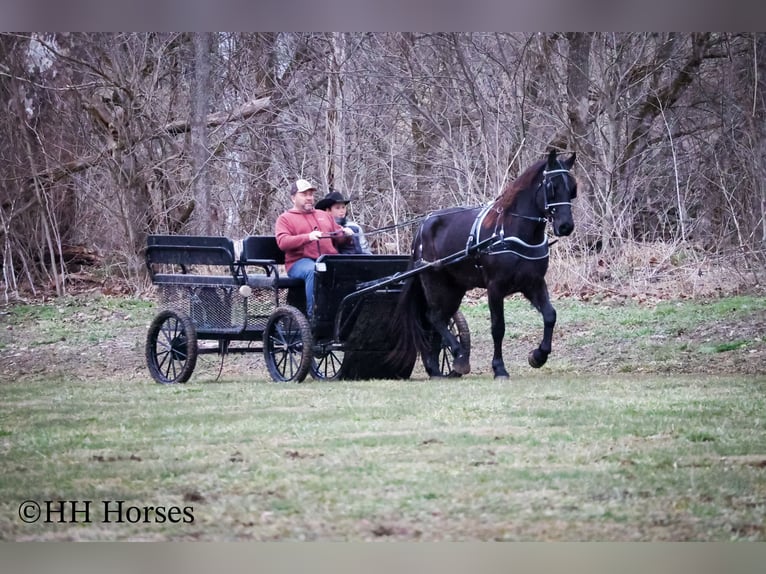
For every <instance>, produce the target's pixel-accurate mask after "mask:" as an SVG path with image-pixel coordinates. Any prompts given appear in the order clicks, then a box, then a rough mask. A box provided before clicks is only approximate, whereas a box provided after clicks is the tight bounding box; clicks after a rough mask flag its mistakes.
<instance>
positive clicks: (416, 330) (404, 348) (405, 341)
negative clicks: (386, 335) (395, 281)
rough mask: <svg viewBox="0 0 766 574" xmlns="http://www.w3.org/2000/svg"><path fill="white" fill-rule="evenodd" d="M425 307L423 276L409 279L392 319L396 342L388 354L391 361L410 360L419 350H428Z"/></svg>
mask: <svg viewBox="0 0 766 574" xmlns="http://www.w3.org/2000/svg"><path fill="white" fill-rule="evenodd" d="M426 308H427V306H426V296H425V292H424V291H423V285H422V283H421V282H420V277H417V276H414V277H410V278H408V279H406V280H405V281H404V286H403V287H402V291H401V293H400V294H399V300H398V302H397V304H396V308H395V309H394V314H393V317H392V319H391V326H390V336H391V337H392V339H393V340H394V341H396V343H395V344H394V347H393V348H392V349H391V351H390V352H389V353H388V355H387V356H386V362H387V363H388V364H390V365H396V366H400V365H407V364H411V363H413V362H414V361H415V360H416V358H417V354H418V353H421V355H422V354H424V353H425V352H426V349H427V345H428V339H427V337H426V334H427V329H426V324H427V318H426Z"/></svg>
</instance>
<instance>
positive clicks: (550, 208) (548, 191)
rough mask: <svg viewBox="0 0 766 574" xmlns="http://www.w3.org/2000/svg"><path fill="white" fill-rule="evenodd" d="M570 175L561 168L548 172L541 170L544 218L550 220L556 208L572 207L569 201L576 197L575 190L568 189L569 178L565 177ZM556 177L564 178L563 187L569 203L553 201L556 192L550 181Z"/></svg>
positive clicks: (566, 170)
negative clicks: (561, 206) (562, 206)
mask: <svg viewBox="0 0 766 574" xmlns="http://www.w3.org/2000/svg"><path fill="white" fill-rule="evenodd" d="M560 165H561V164H560V163H559V166H560ZM570 175H571V174H570V172H569V170H568V169H565V168H563V167H559V169H552V170H550V171H546V170H543V181H542V184H543V192H544V193H543V199H544V202H545V207H544V211H545V216H546V217H547V218H551V217H552V216H553V214H554V213H556V207H557V206H559V205H569V206H570V207H571V206H572V201H571V200H572V199H574V198H575V197H576V196H577V188H576V187H575V189H574V191H572V190H571V188H570V187H569V178H568V177H567V176H570ZM556 176H561V177H562V178H564V186H565V187H566V190H567V196H568V199H569V201H553V200H554V199H556V190H555V188H554V186H553V182H552V181H551V180H552V178H553V177H556Z"/></svg>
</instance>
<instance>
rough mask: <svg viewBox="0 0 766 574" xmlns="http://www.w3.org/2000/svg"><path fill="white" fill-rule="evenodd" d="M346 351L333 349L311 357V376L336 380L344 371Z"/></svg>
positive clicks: (321, 379) (318, 378)
mask: <svg viewBox="0 0 766 574" xmlns="http://www.w3.org/2000/svg"><path fill="white" fill-rule="evenodd" d="M344 358H345V353H344V352H343V351H340V350H332V351H328V352H327V353H325V354H323V355H321V356H317V355H314V356H313V357H312V358H311V376H312V377H314V378H315V379H317V380H320V381H335V380H337V379H339V378H340V377H341V375H342V373H343V371H342V369H343V359H344Z"/></svg>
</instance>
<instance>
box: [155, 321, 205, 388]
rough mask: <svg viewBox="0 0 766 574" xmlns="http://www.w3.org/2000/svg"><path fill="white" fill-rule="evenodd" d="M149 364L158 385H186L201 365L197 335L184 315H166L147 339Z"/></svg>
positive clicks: (191, 323) (156, 323)
mask: <svg viewBox="0 0 766 574" xmlns="http://www.w3.org/2000/svg"><path fill="white" fill-rule="evenodd" d="M145 354H146V364H147V366H148V367H149V373H150V374H151V375H152V378H153V379H154V380H155V381H157V382H158V383H162V384H164V385H166V384H171V383H185V382H186V381H188V380H189V377H191V374H192V372H193V371H194V367H195V366H196V365H197V331H196V330H195V328H194V323H193V322H192V320H191V319H190V318H189V317H188V316H186V315H184V314H183V313H176V312H175V311H169V310H168V311H162V312H161V313H159V314H158V315H157V316H156V317H155V318H154V320H153V321H152V323H151V325H149V333H148V334H147V336H146V351H145Z"/></svg>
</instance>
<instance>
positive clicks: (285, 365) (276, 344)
mask: <svg viewBox="0 0 766 574" xmlns="http://www.w3.org/2000/svg"><path fill="white" fill-rule="evenodd" d="M311 346H312V337H311V327H310V326H309V322H308V319H306V316H305V315H304V314H303V313H301V312H300V311H298V309H296V308H295V307H291V306H290V305H285V306H283V307H279V308H277V310H276V311H274V312H273V313H272V314H271V316H270V317H269V320H268V322H267V323H266V330H265V331H264V333H263V355H264V358H265V359H266V367H267V368H268V369H269V374H270V375H271V378H272V379H274V380H275V381H295V382H298V383H300V382H301V381H303V379H305V378H306V375H307V374H308V372H309V368H310V367H311Z"/></svg>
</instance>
